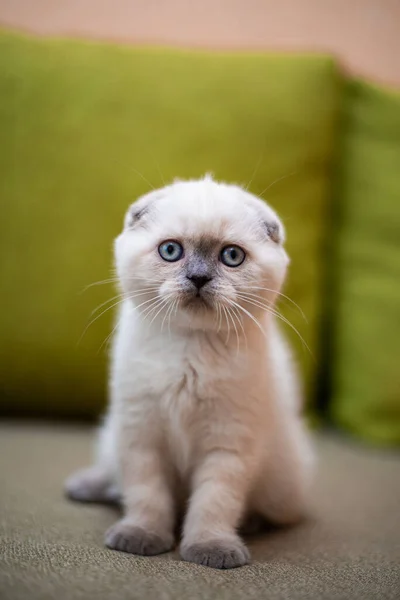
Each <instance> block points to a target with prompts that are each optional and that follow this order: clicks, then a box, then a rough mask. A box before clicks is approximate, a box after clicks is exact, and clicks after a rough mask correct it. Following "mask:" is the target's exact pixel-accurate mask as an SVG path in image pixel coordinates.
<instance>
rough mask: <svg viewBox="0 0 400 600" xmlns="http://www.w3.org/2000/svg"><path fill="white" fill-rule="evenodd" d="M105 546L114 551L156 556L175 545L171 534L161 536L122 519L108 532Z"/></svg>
mask: <svg viewBox="0 0 400 600" xmlns="http://www.w3.org/2000/svg"><path fill="white" fill-rule="evenodd" d="M105 544H106V546H107V547H108V548H112V549H113V550H120V551H121V552H130V553H131V554H140V555H142V556H154V555H155V554H162V553H163V552H169V550H171V549H172V547H173V545H174V538H173V536H172V535H171V534H163V535H159V534H157V533H153V532H150V531H146V530H145V529H142V528H141V527H138V526H137V525H133V524H132V523H130V522H129V521H128V520H127V519H121V521H118V522H117V523H115V525H113V526H112V527H110V529H109V530H108V531H107V532H106V536H105Z"/></svg>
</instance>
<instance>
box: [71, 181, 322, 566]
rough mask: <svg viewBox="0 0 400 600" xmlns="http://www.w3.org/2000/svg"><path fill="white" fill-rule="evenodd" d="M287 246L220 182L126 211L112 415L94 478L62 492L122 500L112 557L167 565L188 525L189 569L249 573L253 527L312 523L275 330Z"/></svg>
mask: <svg viewBox="0 0 400 600" xmlns="http://www.w3.org/2000/svg"><path fill="white" fill-rule="evenodd" d="M283 243H284V228H283V226H282V223H281V221H280V220H279V218H278V216H277V215H276V213H275V212H274V211H273V210H272V209H271V208H270V207H269V206H268V205H267V204H266V203H265V202H263V201H262V200H260V199H259V198H257V197H256V196H254V195H252V194H250V193H249V192H247V191H246V190H245V189H243V188H241V187H239V186H236V185H231V184H226V183H219V182H217V181H215V180H214V179H213V178H211V177H210V176H206V177H205V178H203V179H200V180H195V181H175V182H174V183H172V184H171V185H168V186H166V187H164V188H163V189H160V190H155V191H152V192H150V193H148V194H147V195H145V196H143V197H142V198H140V199H139V200H138V201H137V202H135V203H134V204H133V205H132V206H131V207H130V208H129V210H128V212H127V214H126V217H125V222H124V228H123V231H122V233H121V234H120V235H119V236H118V237H117V239H116V241H115V264H116V271H117V275H118V278H119V284H120V288H121V293H122V298H123V300H122V304H121V306H122V307H121V310H120V314H119V321H118V325H117V328H116V334H115V336H114V340H113V348H112V360H111V373H110V385H109V392H110V403H109V409H108V413H107V416H106V418H105V422H104V424H103V427H102V429H101V430H100V434H99V440H98V452H97V459H96V461H95V464H94V466H92V467H90V468H88V469H86V470H84V471H80V472H78V473H77V474H75V475H73V476H72V477H71V478H69V479H68V480H67V482H66V492H67V494H68V495H69V496H70V497H71V498H73V499H75V500H81V501H106V502H107V501H119V500H120V501H121V502H122V505H123V509H124V516H123V518H122V519H121V520H119V521H118V522H117V523H116V524H115V525H113V526H112V527H111V528H110V529H109V530H108V531H107V532H106V535H105V543H106V545H107V546H108V547H109V548H114V549H116V550H122V551H125V552H131V553H134V554H141V555H154V554H159V553H162V552H167V551H169V550H171V549H172V548H173V546H174V543H175V539H174V532H175V530H176V524H177V519H178V518H179V515H180V514H181V513H182V512H183V515H184V520H183V529H182V540H181V544H180V554H181V557H182V558H183V559H184V560H187V561H193V562H195V563H199V564H202V565H207V566H210V567H215V568H232V567H238V566H241V565H244V564H246V563H248V562H249V560H250V554H249V551H248V549H247V547H246V545H245V544H244V542H243V540H242V539H241V537H240V535H239V531H240V526H241V525H243V524H244V523H245V522H246V521H247V520H248V519H251V518H253V517H254V516H256V515H257V516H259V517H262V518H263V519H265V520H267V521H269V522H272V523H274V524H278V525H288V524H292V523H295V522H297V521H298V520H299V519H300V518H301V517H302V516H303V515H304V514H305V512H306V511H307V499H308V495H309V486H310V480H311V475H312V471H313V469H312V465H313V452H312V450H311V446H310V440H309V436H308V433H307V431H306V427H305V425H304V422H303V419H302V416H301V406H302V399H301V392H300V385H299V380H298V377H297V374H296V369H295V365H294V363H293V360H292V357H291V353H290V349H289V347H288V346H287V344H286V342H285V340H284V339H283V337H282V335H281V333H280V331H279V330H278V327H277V323H276V320H277V319H276V308H275V303H276V300H277V298H278V296H279V294H280V290H281V288H282V285H283V283H284V280H285V274H286V270H287V265H288V262H289V259H288V256H287V254H286V252H285V250H284V247H283Z"/></svg>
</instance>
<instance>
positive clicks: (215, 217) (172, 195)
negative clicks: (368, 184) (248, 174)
mask: <svg viewBox="0 0 400 600" xmlns="http://www.w3.org/2000/svg"><path fill="white" fill-rule="evenodd" d="M283 240H284V231H283V226H282V224H281V222H280V220H279V219H278V217H277V215H276V214H275V212H274V211H273V210H272V209H271V208H270V207H269V206H268V205H267V204H266V203H265V202H263V201H262V200H260V199H259V198H257V197H255V196H253V195H252V194H250V193H248V192H247V191H245V190H243V189H242V188H240V187H238V186H235V185H227V184H224V183H217V182H215V181H213V180H212V179H211V178H210V177H206V178H205V179H201V180H199V181H186V182H181V181H178V182H175V183H173V184H172V185H169V186H167V187H165V188H163V189H161V190H157V191H154V192H151V193H149V194H147V195H146V196H144V197H142V198H140V199H139V200H138V201H137V202H135V203H134V204H133V205H132V206H131V207H130V208H129V210H128V212H127V214H126V217H125V224H124V230H123V232H122V233H121V235H120V236H119V237H118V238H117V239H116V242H115V260H116V267H117V272H118V276H119V279H120V283H121V286H122V290H123V292H124V294H125V296H126V297H128V298H131V300H132V302H133V303H134V304H135V305H136V307H137V309H138V310H139V311H140V312H141V313H142V314H143V315H145V316H146V315H148V317H149V320H150V321H151V319H153V318H154V320H156V319H159V318H161V319H164V317H166V318H167V319H168V321H170V323H172V322H174V323H178V324H179V325H181V326H188V327H193V328H203V329H210V328H214V327H219V328H225V327H227V326H229V323H228V319H229V315H228V313H229V311H228V312H226V311H227V309H229V310H230V311H233V312H236V314H237V315H239V314H241V315H242V316H244V317H245V315H246V312H244V311H247V312H248V313H252V314H255V313H257V312H259V311H260V310H262V307H261V305H262V304H264V305H270V306H271V305H272V304H273V303H274V301H275V298H276V295H277V292H279V290H280V288H281V286H282V283H283V280H284V277H285V272H286V266H287V263H288V258H287V255H286V252H285V251H284V249H283V247H282V244H283ZM236 318H237V316H236Z"/></svg>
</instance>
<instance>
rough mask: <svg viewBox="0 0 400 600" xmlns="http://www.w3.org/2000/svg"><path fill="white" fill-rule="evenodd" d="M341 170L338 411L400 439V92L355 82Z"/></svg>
mask: <svg viewBox="0 0 400 600" xmlns="http://www.w3.org/2000/svg"><path fill="white" fill-rule="evenodd" d="M338 169H339V181H338V187H337V200H338V204H340V214H339V215H338V223H337V227H336V228H337V231H338V236H337V242H338V249H337V255H336V258H337V261H336V262H337V265H338V273H337V275H338V281H337V293H336V297H337V303H336V304H337V318H336V339H335V354H334V363H333V364H334V369H335V370H334V379H333V382H334V388H333V391H334V396H333V402H332V409H331V410H332V415H333V417H334V419H335V420H336V422H337V423H339V424H340V425H342V426H345V427H346V428H348V429H349V430H351V431H353V432H354V433H355V434H358V435H359V436H362V437H364V438H365V439H367V440H371V441H375V442H379V443H388V444H389V443H393V444H395V443H400V364H399V358H400V311H399V308H400V243H399V241H400V177H399V175H400V94H397V93H395V92H390V91H388V90H385V89H382V88H378V87H376V86H372V85H370V84H367V83H362V82H360V81H355V82H350V83H349V84H348V86H347V90H346V101H345V115H344V123H343V142H342V147H341V149H340V164H339V166H338Z"/></svg>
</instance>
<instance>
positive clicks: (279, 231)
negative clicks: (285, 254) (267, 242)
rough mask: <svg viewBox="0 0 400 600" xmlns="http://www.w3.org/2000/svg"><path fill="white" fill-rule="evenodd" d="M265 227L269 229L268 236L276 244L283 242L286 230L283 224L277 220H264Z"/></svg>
mask: <svg viewBox="0 0 400 600" xmlns="http://www.w3.org/2000/svg"><path fill="white" fill-rule="evenodd" d="M264 226H265V229H266V230H267V234H268V237H269V238H270V239H271V240H272V241H273V242H275V243H276V244H283V242H284V241H285V230H284V227H283V225H282V223H280V222H279V221H277V220H272V221H269V220H268V221H265V222H264Z"/></svg>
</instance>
